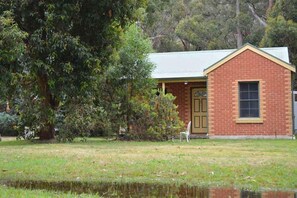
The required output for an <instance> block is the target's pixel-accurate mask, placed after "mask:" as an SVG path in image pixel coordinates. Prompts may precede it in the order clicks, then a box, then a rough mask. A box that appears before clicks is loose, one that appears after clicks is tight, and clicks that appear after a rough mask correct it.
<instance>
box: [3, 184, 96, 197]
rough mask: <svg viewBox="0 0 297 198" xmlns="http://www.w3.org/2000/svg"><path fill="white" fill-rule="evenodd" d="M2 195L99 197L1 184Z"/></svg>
mask: <svg viewBox="0 0 297 198" xmlns="http://www.w3.org/2000/svg"><path fill="white" fill-rule="evenodd" d="M0 196H1V197H3V198H5V197H7V198H10V197H14V198H27V197H36V198H42V197H51V198H53V197H59V198H60V197H69V198H70V197H71V198H72V197H79V198H84V197H98V195H88V194H80V195H77V194H74V193H70V192H69V193H63V192H53V191H46V190H28V189H15V188H9V187H5V186H0Z"/></svg>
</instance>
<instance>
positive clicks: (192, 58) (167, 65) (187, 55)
mask: <svg viewBox="0 0 297 198" xmlns="http://www.w3.org/2000/svg"><path fill="white" fill-rule="evenodd" d="M260 49H261V50H263V51H264V52H266V53H268V54H270V55H272V56H274V57H276V58H278V59H280V60H282V61H284V62H286V63H289V64H290V62H289V54H288V48H287V47H271V48H260ZM236 50H237V49H227V50H205V51H188V52H166V53H152V54H150V55H149V60H150V61H151V62H152V63H154V64H155V66H156V67H155V69H154V70H153V72H152V77H153V78H155V79H175V78H180V79H183V78H197V77H198V78H199V77H200V78H201V77H205V76H204V75H203V71H204V70H205V69H206V68H208V67H210V66H212V65H213V64H215V63H217V62H218V61H220V60H221V59H223V58H225V57H226V56H228V55H230V54H231V53H233V52H235V51H236Z"/></svg>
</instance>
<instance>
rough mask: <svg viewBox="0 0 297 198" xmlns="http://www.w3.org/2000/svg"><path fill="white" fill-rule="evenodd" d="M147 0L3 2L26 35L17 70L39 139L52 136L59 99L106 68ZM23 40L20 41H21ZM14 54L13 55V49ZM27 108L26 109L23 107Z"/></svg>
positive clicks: (80, 90) (0, 8)
mask: <svg viewBox="0 0 297 198" xmlns="http://www.w3.org/2000/svg"><path fill="white" fill-rule="evenodd" d="M144 3H145V1H136V0H127V1H120V0H116V1H107V0H104V1H102V0H100V1H99V0H89V1H78V0H73V1H64V0H61V1H32V0H21V1H1V4H0V14H3V13H4V12H6V11H7V10H8V11H11V12H12V15H11V16H12V19H13V20H14V21H15V27H16V28H19V29H20V30H21V31H22V32H24V33H25V35H27V37H26V39H24V38H23V41H24V43H25V46H26V54H25V56H26V59H25V60H24V62H23V64H22V67H21V68H19V74H20V75H22V76H23V78H25V80H26V81H27V82H26V84H27V85H30V86H29V87H26V90H30V91H29V92H30V95H31V96H30V97H31V99H29V100H32V98H34V100H35V102H34V104H33V105H32V107H33V108H38V109H39V113H40V115H39V116H38V117H37V119H38V120H39V125H40V126H41V130H40V133H39V137H40V138H41V139H51V138H54V124H55V113H56V112H57V111H58V110H59V107H60V106H61V102H62V101H63V102H65V100H72V99H73V98H75V97H77V96H79V95H85V94H88V93H89V92H90V88H92V85H91V84H92V83H93V82H94V81H93V80H94V78H96V77H97V76H98V75H100V74H101V73H102V72H103V71H104V70H105V65H106V63H108V60H109V58H110V55H111V54H112V52H113V49H114V48H115V46H117V44H118V41H119V35H120V33H121V32H122V31H123V30H122V29H123V27H124V26H125V25H126V24H129V23H130V22H131V21H133V20H134V19H135V18H134V17H135V16H134V13H135V12H136V10H137V9H138V8H139V7H141V6H144ZM20 43H22V42H20ZM14 56H17V54H14ZM27 113H28V112H27Z"/></svg>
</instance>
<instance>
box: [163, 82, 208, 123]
mask: <svg viewBox="0 0 297 198" xmlns="http://www.w3.org/2000/svg"><path fill="white" fill-rule="evenodd" d="M161 87H162V85H161V84H159V88H161ZM194 87H197V88H205V87H206V82H189V83H187V84H185V82H176V83H165V88H166V90H167V92H168V93H171V94H172V95H174V96H175V97H176V99H175V101H174V103H175V104H176V105H177V106H178V109H177V110H178V112H179V117H180V118H181V120H182V121H183V122H184V123H185V124H187V123H188V122H189V121H190V119H191V98H190V97H191V88H194Z"/></svg>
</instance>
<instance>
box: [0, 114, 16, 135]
mask: <svg viewBox="0 0 297 198" xmlns="http://www.w3.org/2000/svg"><path fill="white" fill-rule="evenodd" d="M17 123H18V116H16V115H11V114H9V113H6V112H1V113H0V134H1V135H2V136H17V135H18V131H17V130H16V127H15V126H16V125H17Z"/></svg>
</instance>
